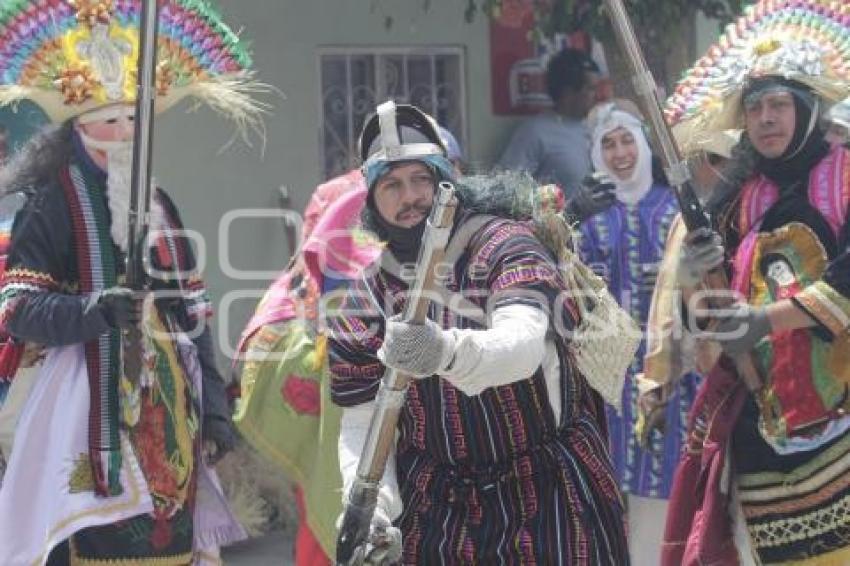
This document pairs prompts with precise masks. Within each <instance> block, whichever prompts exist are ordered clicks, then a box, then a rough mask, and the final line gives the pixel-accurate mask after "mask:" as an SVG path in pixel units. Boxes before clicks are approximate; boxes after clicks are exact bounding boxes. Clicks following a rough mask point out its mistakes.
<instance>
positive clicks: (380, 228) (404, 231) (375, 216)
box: [361, 174, 438, 263]
mask: <svg viewBox="0 0 850 566" xmlns="http://www.w3.org/2000/svg"><path fill="white" fill-rule="evenodd" d="M434 175H435V182H434V186H435V187H436V186H437V181H438V178H437V177H438V176H437V175H436V174H434ZM361 218H362V221H363V227H364V228H366V229H367V230H371V231H372V232H374V233H375V234H376V235H377V236H378V238H380V239H381V240H383V241H385V242H387V248H389V250H390V252H392V254H393V255H394V256H395V258H396V259H397V260H398V261H399V263H413V262H415V261H416V260H417V258H418V257H419V247H420V245H421V244H422V237H423V236H424V234H425V225H426V224H427V222H428V216H427V215H426V216H425V218H423V219H422V220H421V221H420V222H419V223H418V224H416V225H415V226H411V227H410V228H403V227H401V226H395V225H393V224H390V223H389V222H387V221H386V220H384V218H382V217H381V214H380V213H379V212H378V209H377V207H376V206H375V198H374V187H370V188H369V195H368V196H367V197H366V207H365V208H364V209H363V213H362V215H361Z"/></svg>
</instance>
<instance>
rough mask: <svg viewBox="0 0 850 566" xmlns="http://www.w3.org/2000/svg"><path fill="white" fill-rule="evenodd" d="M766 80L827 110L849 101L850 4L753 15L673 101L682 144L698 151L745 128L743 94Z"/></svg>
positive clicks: (768, 5) (784, 4)
mask: <svg viewBox="0 0 850 566" xmlns="http://www.w3.org/2000/svg"><path fill="white" fill-rule="evenodd" d="M761 76H779V77H783V78H786V79H791V80H795V81H798V82H800V83H802V84H804V85H807V86H808V87H809V88H811V89H812V91H814V92H815V93H816V94H817V95H819V96H820V97H821V98H823V99H824V100H825V101H826V102H828V103H831V102H837V101H839V100H841V99H843V98H845V97H846V96H847V95H848V94H850V93H848V88H850V3H848V2H837V1H834V0H762V1H760V2H758V3H756V4H754V5H752V6H750V7H748V8H747V9H746V10H745V12H744V14H743V16H741V17H740V18H738V20H737V21H736V22H734V23H731V24H729V26H728V27H727V28H726V31H725V33H724V34H723V35H722V36H721V37H720V40H719V41H718V42H717V43H716V44H715V45H713V46H712V47H711V48H709V50H708V52H707V53H706V54H705V55H704V56H703V57H702V58H701V59H700V60H699V61H697V63H696V65H694V67H693V68H692V69H690V70H689V71H687V72H686V73H685V76H684V78H683V79H682V80H681V81H679V83H678V85H677V86H676V89H675V92H674V94H673V96H671V97H670V98H669V99H668V100H667V106H666V109H665V112H666V117H667V120H668V122H669V123H670V124H671V125H672V126H673V132H674V134H675V135H676V138H677V139H678V140H679V141H680V143H682V144H683V145H684V146H697V145H699V144H700V143H702V141H701V138H702V137H705V136H713V135H715V134H716V133H717V132H721V131H724V130H734V129H740V128H742V127H743V113H742V108H741V93H742V91H743V88H744V86H745V84H746V82H747V80H748V79H752V78H757V77H761ZM683 149H685V148H683Z"/></svg>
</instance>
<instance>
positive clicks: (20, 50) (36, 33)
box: [0, 0, 262, 131]
mask: <svg viewBox="0 0 850 566" xmlns="http://www.w3.org/2000/svg"><path fill="white" fill-rule="evenodd" d="M159 3H160V9H159V38H158V42H157V43H158V50H157V65H156V90H157V102H156V108H157V111H161V110H164V109H166V108H168V107H170V106H172V105H173V104H175V103H176V102H177V101H178V100H181V99H183V98H184V97H187V96H191V97H194V98H196V99H198V100H200V101H202V102H205V103H207V104H209V105H210V106H211V107H212V108H213V109H214V110H216V111H218V112H220V113H222V114H225V115H227V116H228V117H230V118H233V119H234V120H235V121H236V123H237V126H238V127H239V128H240V129H241V130H243V131H244V130H245V128H252V127H256V126H258V125H259V124H260V120H259V116H260V114H261V112H262V105H261V104H260V103H258V102H257V101H256V100H254V98H253V96H252V95H253V94H255V93H256V92H257V91H258V90H262V85H260V84H259V83H256V82H254V81H253V80H252V76H253V75H252V73H251V71H250V66H251V57H250V55H249V53H248V51H247V49H246V47H245V45H244V44H243V42H242V41H241V40H240V38H239V37H238V36H237V35H236V34H235V33H234V32H233V31H231V29H230V28H228V27H227V26H226V25H225V24H224V23H223V22H222V19H221V16H220V14H219V13H218V12H217V11H216V10H215V9H214V8H213V7H212V6H211V5H210V3H209V2H206V1H205V0H159ZM141 8H142V2H141V1H140V0H2V2H0V105H7V104H14V103H15V102H18V101H20V100H24V99H29V100H32V101H33V102H35V103H36V104H38V105H39V106H41V108H42V109H44V111H45V112H46V113H47V114H48V115H49V116H50V118H51V119H52V120H53V121H54V122H62V121H64V120H67V119H68V118H72V117H74V116H78V115H80V114H82V113H84V112H87V111H89V110H92V109H95V108H98V107H101V106H105V105H108V104H114V103H133V102H134V101H135V96H136V74H137V68H136V66H137V61H138V53H139V25H140V10H141Z"/></svg>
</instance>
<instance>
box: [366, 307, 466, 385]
mask: <svg viewBox="0 0 850 566" xmlns="http://www.w3.org/2000/svg"><path fill="white" fill-rule="evenodd" d="M454 353H455V337H454V335H453V334H452V333H451V332H447V331H445V330H443V329H442V328H440V327H439V326H438V325H437V323H435V322H433V321H431V320H426V321H425V323H424V324H414V323H411V322H402V321H401V317H400V316H398V315H396V316H394V317H392V318H390V319H389V320H387V328H386V330H385V331H384V343H383V345H382V346H381V348H380V349H379V350H378V359H380V360H381V361H382V362H383V363H384V365H385V366H387V367H391V368H393V369H396V370H398V371H400V372H403V373H406V374H408V375H412V376H414V377H428V376H431V375H434V374H436V373H440V372H441V371H443V370H444V369H446V368H447V367H448V366H449V364H450V363H451V362H452V359H453V358H454Z"/></svg>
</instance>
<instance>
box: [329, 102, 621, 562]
mask: <svg viewBox="0 0 850 566" xmlns="http://www.w3.org/2000/svg"><path fill="white" fill-rule="evenodd" d="M360 143H361V156H362V158H363V161H364V164H363V171H364V175H365V177H366V182H367V185H368V188H369V194H368V199H367V204H366V210H365V212H364V221H365V225H366V227H368V228H370V229H372V230H373V231H374V232H376V233H377V235H378V236H379V237H380V238H381V239H383V240H385V241H386V242H387V248H386V251H385V254H384V257H383V258H382V260H381V265H380V266H379V267H378V268H377V269H375V270H373V273H371V274H369V275H367V276H365V277H364V278H362V279H361V280H360V281H357V282H355V283H354V284H353V285H352V286H351V288H350V289H348V290H347V291H346V293H345V297H344V300H343V305H342V307H341V311H340V313H339V314H338V315H337V316H334V317H332V318H331V319H330V321H329V327H330V330H331V333H330V335H331V338H330V347H329V354H330V370H331V373H332V374H333V381H332V385H331V389H332V396H333V400H334V401H335V402H336V403H337V404H339V405H341V406H343V407H344V412H343V418H342V426H341V434H340V443H339V449H340V454H339V456H340V467H341V471H342V476H343V482H344V486H345V487H344V494H347V493H348V490H349V489H350V486H351V484H352V482H353V480H354V476H355V471H356V468H357V463H358V458H359V456H360V453H361V450H362V447H363V443H364V439H365V435H366V429H367V428H368V425H369V420H370V417H371V414H372V412H373V409H374V398H375V395H376V393H377V391H378V388H379V384H380V381H381V377H382V375H383V373H384V369H385V368H386V367H391V368H395V369H396V370H399V371H400V372H402V373H405V374H408V375H412V376H415V377H416V379H415V380H414V381H413V383H412V384H411V386H410V388H409V390H408V393H407V399H406V402H405V404H404V406H403V408H402V410H401V416H400V420H399V423H398V436H397V442H396V445H395V453H394V454H393V455H392V456H391V458H390V461H389V462H388V466H387V471H386V474H385V475H384V479H383V482H382V485H381V488H380V492H379V497H378V506H377V509H376V511H375V515H374V518H373V521H372V527H373V532H374V533H378V532H380V533H382V535H383V536H382V537H381V541H383V545H378V549H376V551H375V552H376V553H379V555H378V554H374V553H373V556H372V557H371V558H370V559H371V560H373V561H378V562H379V561H381V560H385V561H389V562H393V561H398V560H400V561H402V562H403V563H405V564H411V563H417V564H447V563H472V562H477V563H481V564H499V563H519V562H527V563H532V562H536V563H559V564H587V565H590V564H594V565H598V564H612V565H614V564H616V565H620V564H626V563H627V562H628V550H627V545H626V539H625V529H624V522H623V516H624V510H623V507H622V499H621V496H620V493H619V490H618V487H617V485H616V481H615V480H614V477H613V475H612V470H611V463H610V460H609V458H608V454H607V449H606V442H605V438H604V432H603V429H602V426H601V425H600V421H599V418H600V417H601V413H600V412H599V409H600V406H599V404H598V403H597V399H596V396H595V393H594V392H593V391H592V390H591V389H590V388H589V386H588V383H587V381H586V380H585V379H584V378H583V377H582V376H581V375H580V373H579V372H578V370H577V369H576V368H575V364H574V362H573V360H572V358H571V357H569V356H568V355H567V353H566V349H565V347H566V340H565V339H563V338H561V337H560V336H554V333H553V332H549V330H550V329H552V328H572V327H573V326H574V325H575V323H576V321H577V318H578V313H577V311H576V310H575V308H574V307H575V305H574V304H573V303H572V302H571V301H569V300H566V301H557V300H556V298H557V297H558V295H559V294H560V291H561V290H562V289H563V288H564V285H563V282H562V280H561V275H560V272H559V270H558V267H557V266H556V265H555V261H554V257H553V255H552V253H551V252H550V251H549V250H548V249H547V248H546V247H545V246H543V245H542V244H541V242H540V241H539V240H538V239H537V238H536V237H535V235H534V233H533V232H532V229H531V228H530V227H529V225H528V224H527V223H521V222H517V221H514V220H509V219H506V218H500V217H495V216H488V217H484V216H482V215H480V214H476V213H475V212H473V211H475V210H480V208H479V207H478V205H477V204H476V203H475V202H473V201H474V198H473V196H474V195H472V194H471V193H470V192H469V191H464V190H463V187H460V186H459V187H458V193H459V196H460V198H461V210H459V211H458V212H457V214H456V216H455V226H454V229H453V233H452V236H451V239H450V240H449V250H451V249H452V247H453V243H455V247H459V249H458V253H457V254H454V255H453V254H452V252H451V251H449V252H447V257H449V258H450V259H448V260H447V261H449V262H450V263H449V264H448V265H447V266H446V267H447V269H446V270H445V271H446V275H447V280H446V281H445V282H444V284H445V287H446V288H447V289H448V290H449V291H450V293H455V294H460V295H461V296H462V297H463V298H464V299H465V300H466V301H467V303H470V304H472V306H473V307H474V308H472V309H470V308H468V307H465V308H464V309H463V312H456V311H457V310H459V309H457V307H451V308H450V307H448V306H444V305H442V304H432V305H431V308H430V311H429V317H428V318H429V319H428V320H427V321H426V323H424V324H413V323H408V322H405V321H402V320H400V319H399V317H398V313H400V312H401V311H402V309H403V306H404V303H405V301H406V298H407V297H406V294H407V291H408V285H409V283H410V282H409V281H408V280H406V279H405V277H404V274H403V272H402V271H401V270H399V269H398V268H397V265H398V264H399V263H409V262H414V261H416V258H417V253H418V249H419V245H420V243H421V240H422V234H423V231H424V228H425V223H426V221H427V217H428V213H429V210H430V208H431V205H432V202H433V199H434V193H435V189H436V187H437V184H438V183H439V182H440V181H444V180H448V181H453V180H454V174H453V171H452V167H451V164H450V163H449V161H448V160H447V158H446V151H445V148H444V147H443V143H442V141H441V139H440V137H439V134H438V133H437V129H436V126H435V124H434V123H433V121H432V120H431V119H430V118H429V117H428V116H426V115H425V114H423V113H422V112H420V111H419V110H418V109H416V108H414V107H411V106H402V105H399V106H396V105H394V104H393V103H386V104H383V105H381V106H379V107H378V114H377V116H375V117H373V118H372V119H371V120H369V121H368V122H367V124H366V126H365V128H364V130H363V134H362V135H361V142H360ZM512 189H513V188H512V187H507V188H505V190H502V191H501V194H502V195H513V194H515V193H514V191H513V190H512ZM485 198H486V197H485ZM489 200H490V201H492V200H493V199H489ZM488 204H489V205H493V202H489V203H488ZM482 218H483V220H482ZM457 242H464V243H463V244H461V245H459V246H458V244H457ZM447 302H449V303H451V301H447ZM476 310H477V311H480V312H481V314H485V313H486V315H489V316H483V317H480V316H476V313H475V311H476ZM344 496H347V495H344ZM373 542H374V541H373Z"/></svg>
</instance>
